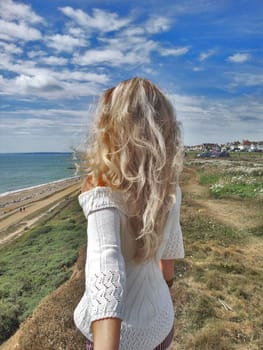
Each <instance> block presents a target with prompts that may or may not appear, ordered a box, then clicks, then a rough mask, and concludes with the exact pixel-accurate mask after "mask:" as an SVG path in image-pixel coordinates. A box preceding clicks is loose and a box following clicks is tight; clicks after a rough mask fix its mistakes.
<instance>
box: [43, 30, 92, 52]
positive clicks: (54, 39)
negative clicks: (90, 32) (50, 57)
mask: <svg viewBox="0 0 263 350" xmlns="http://www.w3.org/2000/svg"><path fill="white" fill-rule="evenodd" d="M46 45H47V46H49V47H52V48H53V49H55V50H56V51H64V52H72V51H73V50H74V49H75V48H76V47H85V46H87V42H86V41H85V40H83V39H82V38H75V37H73V36H71V35H68V34H64V35H62V34H55V35H51V36H48V37H46Z"/></svg>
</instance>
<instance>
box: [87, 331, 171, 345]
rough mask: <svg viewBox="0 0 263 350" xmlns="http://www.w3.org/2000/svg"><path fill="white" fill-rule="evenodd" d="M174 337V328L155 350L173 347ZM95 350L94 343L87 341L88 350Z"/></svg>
mask: <svg viewBox="0 0 263 350" xmlns="http://www.w3.org/2000/svg"><path fill="white" fill-rule="evenodd" d="M173 336H174V326H173V327H172V329H171V330H170V332H169V334H168V335H167V337H166V338H165V339H164V340H163V341H162V342H161V344H159V345H157V346H156V347H155V348H154V349H153V350H165V349H167V348H168V346H169V345H171V343H172V341H173ZM93 349H94V344H93V342H92V341H90V340H89V339H86V350H93Z"/></svg>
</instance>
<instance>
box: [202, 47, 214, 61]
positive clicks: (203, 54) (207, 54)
mask: <svg viewBox="0 0 263 350" xmlns="http://www.w3.org/2000/svg"><path fill="white" fill-rule="evenodd" d="M215 53H216V50H214V49H211V50H208V51H206V52H201V53H200V55H199V61H201V62H202V61H205V60H206V59H207V58H209V57H211V56H214V55H215Z"/></svg>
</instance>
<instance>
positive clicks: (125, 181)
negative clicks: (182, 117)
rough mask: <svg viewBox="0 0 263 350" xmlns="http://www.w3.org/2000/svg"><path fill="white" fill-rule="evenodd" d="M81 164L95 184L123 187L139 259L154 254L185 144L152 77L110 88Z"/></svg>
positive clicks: (161, 232) (177, 125)
mask: <svg viewBox="0 0 263 350" xmlns="http://www.w3.org/2000/svg"><path fill="white" fill-rule="evenodd" d="M96 114H97V120H96V123H95V125H94V129H93V132H92V134H91V139H90V140H89V142H88V144H87V147H86V150H85V152H84V154H83V157H82V163H81V165H80V167H81V168H82V170H84V171H85V173H86V176H87V175H88V178H89V179H90V181H91V183H92V186H98V185H101V183H103V184H104V185H105V186H108V187H110V188H112V189H113V190H119V191H121V193H122V195H123V198H124V200H125V201H126V203H128V205H127V207H128V208H129V212H128V215H129V216H128V220H129V223H130V225H131V227H132V232H133V234H134V236H135V239H136V247H137V248H136V253H135V260H137V261H147V260H149V259H150V258H152V257H154V256H155V254H156V251H157V249H158V247H159V245H160V242H161V239H162V236H163V229H164V224H165V220H166V217H167V213H168V211H169V209H170V207H171V205H172V203H173V202H174V200H175V193H176V184H177V183H178V178H179V174H180V172H181V170H182V161H183V146H182V143H181V133H180V127H179V123H178V122H177V120H176V115H175V112H174V110H173V107H172V105H171V103H170V102H169V101H168V99H167V98H166V97H165V96H164V94H163V93H162V92H161V91H160V90H159V89H158V88H157V87H156V86H155V85H154V84H153V83H152V82H150V81H149V80H146V79H143V78H138V77H135V78H132V79H129V80H126V81H123V82H121V83H120V84H118V85H117V86H116V87H113V88H111V89H109V90H107V91H106V92H105V93H104V94H103V96H102V98H101V99H100V101H99V104H98V108H97V113H96Z"/></svg>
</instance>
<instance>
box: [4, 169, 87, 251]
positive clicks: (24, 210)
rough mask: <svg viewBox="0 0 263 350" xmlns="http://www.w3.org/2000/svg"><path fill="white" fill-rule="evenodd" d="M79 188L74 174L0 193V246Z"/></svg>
mask: <svg viewBox="0 0 263 350" xmlns="http://www.w3.org/2000/svg"><path fill="white" fill-rule="evenodd" d="M79 189H80V179H79V177H77V176H76V177H71V178H67V179H62V180H58V181H53V182H50V183H47V184H42V185H37V186H33V187H29V188H25V189H21V190H17V191H11V192H6V193H3V194H0V245H3V244H6V243H8V242H10V241H12V240H14V239H16V238H17V237H19V236H21V235H22V234H23V232H25V231H26V230H27V229H28V228H30V227H32V226H33V225H34V224H35V223H36V222H38V221H39V220H40V219H41V218H43V217H45V216H46V215H48V214H50V213H51V212H53V211H55V210H56V208H58V207H59V205H60V204H61V203H62V202H63V201H65V200H66V199H67V198H70V197H72V196H74V195H76V194H77V193H78V192H79Z"/></svg>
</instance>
